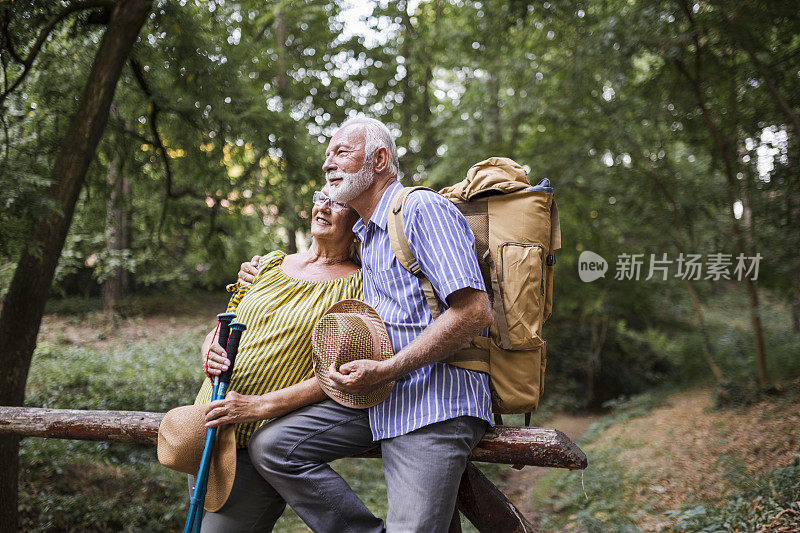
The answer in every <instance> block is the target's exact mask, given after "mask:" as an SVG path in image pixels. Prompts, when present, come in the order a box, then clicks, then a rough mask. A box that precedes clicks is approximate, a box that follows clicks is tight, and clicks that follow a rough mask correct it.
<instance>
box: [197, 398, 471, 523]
mask: <svg viewBox="0 0 800 533" xmlns="http://www.w3.org/2000/svg"><path fill="white" fill-rule="evenodd" d="M486 427H487V423H486V422H484V421H483V420H480V419H478V418H474V417H469V416H462V417H459V418H454V419H452V420H446V421H444V422H439V423H436V424H431V425H429V426H426V427H423V428H420V429H418V430H416V431H413V432H411V433H408V434H406V435H401V436H398V437H394V438H391V439H385V440H382V441H380V446H381V453H382V455H383V469H384V475H385V476H386V490H387V496H388V500H389V512H388V516H387V519H386V529H387V530H388V531H389V532H392V533H393V532H406V531H420V532H437V531H447V530H448V527H449V525H450V521H451V519H452V516H453V511H454V509H455V502H456V495H457V493H458V485H459V481H460V479H461V474H462V473H463V472H464V468H465V467H466V463H467V458H468V457H469V454H470V452H471V451H472V448H473V447H474V446H475V445H476V444H477V443H478V441H479V440H480V439H481V437H482V436H483V434H484V432H485V431H486ZM376 445H378V444H377V443H375V442H374V441H373V440H372V432H371V431H370V429H369V423H368V420H367V412H366V410H356V409H350V408H348V407H343V406H341V405H339V404H337V403H335V402H334V401H332V400H326V401H324V402H321V403H319V404H316V405H312V406H309V407H305V408H303V409H300V410H298V411H295V412H294V413H291V414H289V415H286V416H284V417H282V418H279V419H276V420H273V421H271V422H270V423H269V424H265V425H264V426H262V427H261V428H260V429H259V430H258V431H256V432H255V433H254V434H253V436H252V437H251V439H250V444H249V447H248V451H249V455H250V459H251V461H252V464H253V467H255V470H256V471H257V472H258V473H259V474H260V476H261V477H262V478H263V479H264V480H266V481H267V482H268V484H269V485H271V486H272V487H274V489H275V491H277V493H278V494H280V496H281V497H282V498H283V499H284V500H285V501H286V502H288V503H289V505H291V506H292V509H294V510H295V512H296V513H297V514H298V515H299V516H300V518H302V519H303V521H305V523H306V524H307V525H308V526H309V527H310V528H311V529H312V530H314V531H315V532H340V531H352V532H372V531H375V532H378V531H382V530H383V522H382V521H381V520H380V519H378V518H376V517H375V516H374V515H373V514H372V513H371V512H370V511H369V509H367V507H366V506H365V505H364V503H363V502H362V501H361V500H360V499H359V498H358V496H356V494H355V493H354V492H353V491H352V489H351V488H350V486H349V485H348V484H347V483H346V482H345V481H344V480H343V479H342V478H341V477H340V476H339V475H338V474H337V473H336V472H335V471H334V470H333V469H332V468H331V467H330V466H329V465H328V464H327V463H328V462H330V461H333V460H335V459H339V458H342V457H347V456H350V455H355V454H358V453H361V452H364V451H367V450H369V449H371V448H374V447H375V446H376ZM237 476H238V469H237ZM235 484H236V482H234V485H235ZM231 497H233V495H232V496H231ZM227 505H228V504H227V503H226V507H227ZM271 505H274V509H275V510H277V509H278V508H279V506H282V505H283V502H280V503H278V502H277V501H276V502H275V503H274V504H271ZM280 509H281V510H282V507H280ZM261 511H262V512H267V511H265V510H264V509H263V508H262V509H261ZM221 512H222V513H223V514H224V512H225V507H223V509H221ZM273 513H274V511H269V512H268V513H267V514H268V515H270V516H271V515H272V514H273ZM209 515H210V513H207V514H206V516H209ZM203 526H204V527H203V530H204V531H206V529H205V519H204V521H203ZM209 531H211V530H209Z"/></svg>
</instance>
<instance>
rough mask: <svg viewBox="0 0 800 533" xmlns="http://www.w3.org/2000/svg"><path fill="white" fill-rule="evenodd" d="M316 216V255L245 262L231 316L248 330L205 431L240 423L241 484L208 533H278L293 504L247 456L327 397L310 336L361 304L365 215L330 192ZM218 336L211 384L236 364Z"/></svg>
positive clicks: (205, 394)
mask: <svg viewBox="0 0 800 533" xmlns="http://www.w3.org/2000/svg"><path fill="white" fill-rule="evenodd" d="M311 215H312V217H311V219H312V220H311V235H312V236H313V242H312V244H311V247H310V249H309V250H308V251H307V252H301V253H296V254H292V255H286V254H284V253H283V252H280V251H275V252H272V253H270V254H268V255H266V256H264V257H262V258H260V261H258V263H257V267H255V261H253V264H251V263H245V264H243V265H242V270H241V271H240V273H239V281H238V282H237V283H235V284H234V285H232V286H230V287H229V290H231V291H232V292H233V296H232V297H231V300H230V303H229V304H228V312H234V313H236V320H237V321H238V322H243V323H245V324H246V325H247V331H246V332H245V334H244V335H243V337H242V340H241V343H240V345H239V353H238V355H237V357H236V365H235V366H234V369H233V377H232V379H231V384H230V392H228V394H227V396H226V398H225V399H223V400H217V401H214V402H212V403H210V404H209V405H208V407H207V409H206V422H207V424H206V425H207V426H208V427H214V426H220V425H223V424H236V429H235V433H236V445H237V455H236V460H237V463H236V476H235V479H234V484H233V488H232V490H231V493H230V496H229V497H228V500H227V501H226V503H225V505H224V506H223V507H222V508H221V509H220V510H219V511H218V512H216V513H206V515H205V517H204V518H203V524H202V531H203V532H208V531H262V530H266V531H269V530H271V529H272V526H273V525H274V524H275V521H276V520H277V519H278V517H279V516H280V515H281V513H282V512H283V508H284V506H285V504H281V502H282V499H281V497H280V496H279V495H278V493H277V492H275V490H274V489H273V488H272V487H271V486H270V485H269V484H268V483H267V482H266V481H264V479H263V478H261V476H260V475H259V474H258V473H257V472H256V471H255V469H254V468H253V466H252V463H251V461H250V457H249V455H248V451H247V445H248V442H249V439H250V436H251V435H252V434H253V433H254V432H255V431H256V430H257V429H258V428H259V427H261V426H262V425H263V424H264V423H266V421H267V420H269V419H271V418H275V417H279V416H282V415H284V414H286V413H289V412H291V411H294V410H295V409H299V408H301V407H305V406H307V405H310V404H312V403H316V402H319V401H322V400H324V399H326V398H327V396H326V395H325V393H324V392H322V389H320V387H319V385H318V384H317V380H316V379H315V378H314V372H313V369H312V363H311V331H312V329H313V326H314V323H315V322H316V321H317V319H318V318H319V317H320V316H321V315H322V313H324V312H325V310H327V309H328V308H329V307H330V306H331V305H332V304H334V303H335V302H337V301H339V300H343V299H348V298H361V295H362V278H361V270H360V269H359V268H358V265H357V264H356V263H355V262H354V253H353V251H354V250H355V248H354V239H355V237H354V235H353V232H352V230H351V228H352V227H353V225H354V224H355V222H356V219H357V217H358V215H357V213H356V212H355V211H354V210H353V209H351V208H349V207H347V206H346V205H345V204H341V203H338V202H334V201H331V200H330V199H329V198H328V196H327V186H326V188H323V190H322V191H318V192H316V193H314V207H313V209H312V212H311ZM255 259H256V258H254V260H255ZM248 281H252V283H248ZM214 335H215V332H214V331H213V330H212V331H211V332H210V333H209V334H208V335H207V336H206V340H205V342H204V343H203V347H202V354H203V366H204V369H205V371H206V373H207V374H208V375H209V377H212V378H213V376H214V375H216V374H219V373H220V372H222V371H223V370H225V369H227V368H228V365H229V364H230V362H229V361H228V360H227V358H226V357H225V351H224V350H223V348H222V347H221V346H220V345H219V343H218V342H217V341H216V338H215V337H214ZM210 398H211V383H210V381H209V380H205V382H204V383H203V386H202V388H201V389H200V392H199V393H198V395H197V399H196V400H195V403H196V404H200V403H207V402H208V401H209V400H210ZM276 502H278V503H277V504H276Z"/></svg>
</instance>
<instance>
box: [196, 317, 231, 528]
mask: <svg viewBox="0 0 800 533" xmlns="http://www.w3.org/2000/svg"><path fill="white" fill-rule="evenodd" d="M234 318H236V315H235V314H233V313H220V314H218V315H217V321H218V325H217V329H218V330H219V339H218V342H219V345H220V346H222V348H223V349H227V347H228V337H229V335H230V323H231V321H232V320H233V319H234ZM211 342H212V343H213V342H214V339H211ZM209 349H210V348H209ZM212 383H213V385H212V388H211V401H214V400H216V399H217V398H216V396H217V391H218V390H219V376H218V375H217V376H214V380H213V382H212ZM208 433H209V430H206V448H208V447H209V445H208ZM213 440H214V438H213V434H212V438H211V441H212V442H213ZM203 453H204V454H205V449H204V450H203ZM201 463H202V459H201ZM201 468H202V466H201ZM198 480H199V473H198V477H196V478H195V483H194V487H192V495H191V497H190V499H189V515H188V516H187V517H186V526H185V527H184V533H191V531H192V529H193V524H194V521H195V515H196V514H197V513H196V511H197V488H198V485H199V483H198ZM203 492H204V494H205V491H203ZM202 508H203V507H202V504H201V505H200V509H201V514H202ZM197 530H198V531H199V530H200V528H199V526H198V528H197Z"/></svg>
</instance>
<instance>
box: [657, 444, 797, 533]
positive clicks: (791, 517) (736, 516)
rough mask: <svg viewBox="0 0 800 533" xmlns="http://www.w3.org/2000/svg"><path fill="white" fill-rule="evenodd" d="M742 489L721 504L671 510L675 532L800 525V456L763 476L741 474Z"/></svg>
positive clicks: (738, 481)
mask: <svg viewBox="0 0 800 533" xmlns="http://www.w3.org/2000/svg"><path fill="white" fill-rule="evenodd" d="M736 481H737V486H738V490H735V491H733V492H732V493H731V494H730V495H729V496H728V497H727V498H726V501H725V502H724V503H723V504H722V505H720V506H712V505H708V504H699V505H694V506H691V507H687V508H684V509H681V510H680V511H670V512H668V513H667V515H668V516H669V517H670V518H672V519H674V520H675V521H676V523H675V525H674V526H673V530H674V531H694V532H700V531H702V532H708V533H711V532H722V531H751V530H753V529H754V528H755V527H756V526H759V525H760V526H763V525H768V527H769V528H770V529H774V530H776V531H778V530H785V531H789V530H790V528H798V527H800V503H798V500H800V456H795V458H794V460H793V461H792V462H791V463H790V464H789V465H787V466H784V467H780V468H776V469H774V470H772V471H771V472H768V473H767V474H766V475H764V476H761V477H756V478H754V477H752V476H737V478H736Z"/></svg>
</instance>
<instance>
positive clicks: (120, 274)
mask: <svg viewBox="0 0 800 533" xmlns="http://www.w3.org/2000/svg"><path fill="white" fill-rule="evenodd" d="M106 179H107V181H108V185H109V188H110V191H111V193H110V195H109V198H108V207H107V209H106V248H107V249H108V251H109V252H110V254H111V258H112V260H113V261H114V262H117V261H119V260H120V259H121V258H122V254H123V252H124V251H125V250H128V249H129V248H130V225H129V218H130V209H129V208H128V198H129V197H130V194H131V187H130V182H129V181H128V176H127V174H125V172H124V168H123V164H122V157H121V156H120V154H119V153H118V152H117V151H116V150H115V151H114V155H113V157H112V159H111V161H109V163H108V171H107V174H106ZM127 288H128V270H127V269H126V268H125V267H124V266H122V265H119V266H116V267H114V270H113V272H112V273H111V274H110V275H108V276H107V277H106V279H105V282H104V283H103V311H104V312H105V313H107V314H114V313H116V312H117V311H118V310H119V305H120V302H121V301H122V297H123V295H124V294H125V291H126V290H127Z"/></svg>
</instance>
